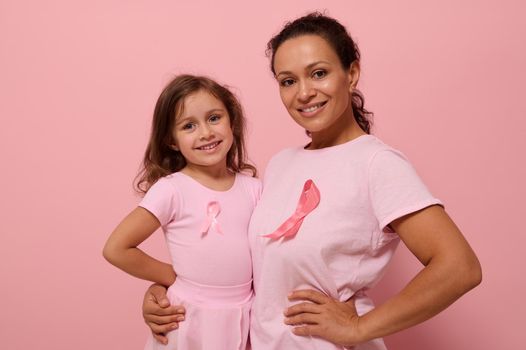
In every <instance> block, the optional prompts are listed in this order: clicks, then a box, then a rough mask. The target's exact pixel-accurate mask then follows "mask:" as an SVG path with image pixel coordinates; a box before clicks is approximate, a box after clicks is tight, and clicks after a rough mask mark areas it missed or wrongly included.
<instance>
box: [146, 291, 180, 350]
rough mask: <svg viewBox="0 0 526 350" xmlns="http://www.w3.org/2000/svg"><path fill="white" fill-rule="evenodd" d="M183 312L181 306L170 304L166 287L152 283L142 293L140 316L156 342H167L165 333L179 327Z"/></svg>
mask: <svg viewBox="0 0 526 350" xmlns="http://www.w3.org/2000/svg"><path fill="white" fill-rule="evenodd" d="M184 314H185V309H184V307H183V306H181V305H170V302H169V301H168V298H167V297H166V287H164V286H161V285H160V284H152V285H151V286H150V288H148V290H147V291H146V293H145V294H144V299H143V302H142V316H143V317H144V321H145V322H146V324H147V325H148V327H150V329H151V330H152V334H153V337H154V338H155V339H156V340H157V341H158V342H160V343H162V344H168V338H167V337H166V336H165V334H166V333H168V332H169V331H172V330H174V329H177V328H178V327H179V322H180V321H183V320H184Z"/></svg>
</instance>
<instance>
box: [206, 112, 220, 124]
mask: <svg viewBox="0 0 526 350" xmlns="http://www.w3.org/2000/svg"><path fill="white" fill-rule="evenodd" d="M219 119H221V116H220V115H217V114H212V115H211V116H210V118H208V120H209V121H210V122H211V123H217V122H218V121H219Z"/></svg>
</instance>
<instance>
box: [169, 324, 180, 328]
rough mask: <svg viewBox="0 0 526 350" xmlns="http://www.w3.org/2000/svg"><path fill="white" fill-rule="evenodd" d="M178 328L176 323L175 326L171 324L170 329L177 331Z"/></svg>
mask: <svg viewBox="0 0 526 350" xmlns="http://www.w3.org/2000/svg"><path fill="white" fill-rule="evenodd" d="M178 327H179V325H178V324H177V323H176V324H173V325H172V327H170V328H172V329H177V328H178Z"/></svg>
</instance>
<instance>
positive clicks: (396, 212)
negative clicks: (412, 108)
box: [249, 135, 440, 350]
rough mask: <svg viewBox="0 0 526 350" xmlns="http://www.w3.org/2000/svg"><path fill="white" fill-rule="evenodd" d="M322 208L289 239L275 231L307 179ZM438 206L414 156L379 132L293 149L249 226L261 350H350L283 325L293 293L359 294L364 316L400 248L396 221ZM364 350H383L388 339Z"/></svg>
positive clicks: (274, 172) (273, 172)
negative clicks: (406, 154)
mask: <svg viewBox="0 0 526 350" xmlns="http://www.w3.org/2000/svg"><path fill="white" fill-rule="evenodd" d="M308 179H311V180H313V181H314V184H315V185H316V186H317V187H318V189H319V191H320V198H321V199H320V202H319V205H318V206H317V207H316V208H315V209H314V210H313V211H312V212H311V213H310V214H308V215H307V216H306V218H305V219H304V221H303V223H302V225H301V227H300V229H299V231H298V232H297V234H296V235H295V236H294V237H293V238H291V239H280V240H271V239H270V238H265V237H261V236H262V235H264V234H269V233H272V232H273V231H274V230H276V228H277V227H279V226H280V224H281V223H282V222H284V221H285V220H286V219H287V218H288V217H289V216H290V215H291V214H292V213H293V212H294V211H295V209H296V206H297V204H298V199H299V197H300V193H301V191H302V188H303V185H304V183H305V181H306V180H308ZM433 204H440V202H439V200H437V199H436V198H434V197H433V196H432V195H431V194H430V193H429V191H428V190H427V188H426V186H425V185H424V184H423V183H422V181H421V180H420V178H419V176H418V175H417V173H416V172H415V170H414V169H413V167H412V166H411V165H410V164H409V162H408V161H407V160H406V158H405V157H404V156H403V155H402V154H401V153H400V152H398V151H396V150H394V149H392V148H390V147H389V146H387V145H385V144H384V143H382V142H381V141H380V140H379V139H377V138H376V137H374V136H372V135H365V136H361V137H359V138H357V139H354V140H352V141H349V142H347V143H345V144H341V145H337V146H334V147H328V148H324V149H319V150H305V149H303V148H301V147H300V148H292V149H286V150H284V151H282V152H280V153H279V154H277V155H276V156H275V157H274V158H273V159H272V160H271V161H270V163H269V165H268V167H267V171H266V174H265V179H264V190H263V194H262V197H261V200H260V201H259V203H258V206H257V208H256V209H255V211H254V213H253V215H252V220H251V222H250V228H249V239H250V246H251V250H252V263H253V267H254V289H255V294H256V295H255V299H254V304H253V307H252V314H251V318H252V319H251V331H250V332H251V333H250V337H251V342H252V349H253V350H263V349H264V350H269V349H317V350H325V349H327V350H328V349H342V348H341V347H339V346H336V345H334V344H332V343H330V342H328V341H325V340H323V339H320V338H315V337H313V338H309V337H300V336H295V335H294V334H293V333H292V332H291V328H290V326H287V325H285V324H284V323H283V319H284V316H283V311H284V309H285V308H286V307H288V306H290V305H291V303H289V302H288V300H287V294H288V293H290V292H291V291H293V290H296V289H315V290H318V291H321V292H323V293H325V294H327V295H329V296H331V297H333V298H336V299H338V300H340V301H345V300H348V299H349V298H350V297H351V296H353V295H356V306H357V309H358V313H359V314H363V313H365V312H367V311H369V310H371V309H372V308H373V304H372V302H371V300H370V299H369V298H368V297H367V296H366V294H365V292H366V291H367V289H369V288H371V287H372V286H373V285H374V284H375V283H376V282H377V281H378V280H379V279H380V277H381V276H382V273H383V272H384V270H385V267H386V265H387V263H388V262H389V260H390V259H391V257H392V255H393V253H394V251H395V248H396V246H397V244H398V242H399V238H398V236H397V235H396V233H393V232H392V231H391V230H390V229H389V228H388V225H389V223H391V222H392V221H393V220H394V219H396V218H399V217H401V216H404V215H406V214H409V213H412V212H414V211H417V210H419V209H422V208H425V207H427V206H430V205H433ZM356 349H360V350H364V349H385V345H384V344H383V341H382V340H381V339H376V340H373V341H371V342H368V343H366V344H362V345H360V346H357V347H356Z"/></svg>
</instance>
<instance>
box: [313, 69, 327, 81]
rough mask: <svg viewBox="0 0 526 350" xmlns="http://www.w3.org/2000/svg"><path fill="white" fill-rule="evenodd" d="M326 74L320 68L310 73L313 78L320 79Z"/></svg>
mask: <svg viewBox="0 0 526 350" xmlns="http://www.w3.org/2000/svg"><path fill="white" fill-rule="evenodd" d="M326 75H327V72H326V71H324V70H321V69H320V70H317V71H314V72H313V73H312V77H313V78H315V79H321V78H323V77H324V76H326Z"/></svg>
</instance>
